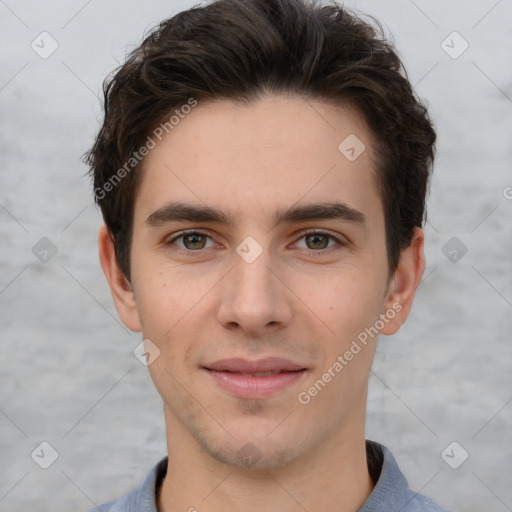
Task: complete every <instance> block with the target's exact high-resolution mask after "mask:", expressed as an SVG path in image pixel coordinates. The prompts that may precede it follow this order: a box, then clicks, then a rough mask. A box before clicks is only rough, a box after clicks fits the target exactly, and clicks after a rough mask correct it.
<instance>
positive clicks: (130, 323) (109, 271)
mask: <svg viewBox="0 0 512 512" xmlns="http://www.w3.org/2000/svg"><path fill="white" fill-rule="evenodd" d="M98 246H99V253H100V263H101V268H102V269H103V272H104V274H105V277H106V278H107V281H108V285H109V286H110V291H111V293H112V298H113V299H114V304H115V306H116V309H117V313H118V314H119V317H120V318H121V320H122V322H123V323H124V325H126V327H128V328H129V329H131V330H132V331H136V332H140V331H141V330H142V328H141V324H140V319H139V313H138V311H137V307H136V304H135V297H134V294H133V290H132V287H131V284H130V283H129V281H128V279H126V277H125V275H124V274H123V273H122V272H121V269H120V268H119V265H118V263H117V258H116V254H115V251H114V241H113V240H112V236H111V234H110V232H109V231H108V229H107V226H106V225H105V224H103V226H102V227H101V228H100V232H99V236H98Z"/></svg>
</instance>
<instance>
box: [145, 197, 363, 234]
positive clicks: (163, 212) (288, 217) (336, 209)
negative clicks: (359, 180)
mask: <svg viewBox="0 0 512 512" xmlns="http://www.w3.org/2000/svg"><path fill="white" fill-rule="evenodd" d="M326 219H338V220H343V221H347V222H350V223H353V224H355V225H359V226H361V227H362V228H367V227H368V219H367V217H366V216H365V215H364V214H363V213H362V212H360V211H359V210H356V209H354V208H352V207H351V206H349V205H347V204H346V203H340V202H328V203H314V204H308V205H304V206H291V207H289V208H285V209H280V210H277V211H276V212H275V213H274V215H273V220H274V227H275V226H277V225H278V224H280V223H284V222H289V223H298V222H304V221H315V220H326ZM176 221H189V222H198V223H201V222H202V223H212V224H223V225H226V226H227V227H230V228H232V227H233V225H234V219H233V217H232V216H231V215H228V214H226V213H224V212H223V211H221V210H218V209H216V208H212V207H210V206H195V205H191V204H186V203H180V202H173V203H169V204H167V205H165V206H163V207H162V208H159V209H158V210H156V211H155V212H153V213H152V214H151V215H150V216H149V217H148V218H147V219H146V226H148V227H154V226H159V225H162V224H164V223H167V222H176Z"/></svg>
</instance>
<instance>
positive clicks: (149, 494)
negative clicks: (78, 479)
mask: <svg viewBox="0 0 512 512" xmlns="http://www.w3.org/2000/svg"><path fill="white" fill-rule="evenodd" d="M166 472H167V457H164V458H163V459H161V460H160V461H159V462H158V463H157V464H155V466H153V468H152V469H151V471H150V472H149V473H148V475H147V476H146V478H145V479H144V481H143V482H142V483H141V484H140V485H139V486H138V487H136V488H135V489H133V490H132V491H130V492H129V493H128V494H125V495H124V496H123V497H121V498H119V499H117V500H114V501H109V502H108V503H104V504H103V505H101V506H97V507H96V508H93V509H90V510H89V511H88V512H157V508H156V490H157V488H158V487H159V485H160V483H161V482H162V480H163V478H164V476H165V474H166Z"/></svg>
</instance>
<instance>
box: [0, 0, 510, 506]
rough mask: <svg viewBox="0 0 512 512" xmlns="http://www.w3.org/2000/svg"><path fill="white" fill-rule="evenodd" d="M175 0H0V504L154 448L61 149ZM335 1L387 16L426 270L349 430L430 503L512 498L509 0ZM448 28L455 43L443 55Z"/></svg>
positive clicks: (92, 123)
mask: <svg viewBox="0 0 512 512" xmlns="http://www.w3.org/2000/svg"><path fill="white" fill-rule="evenodd" d="M194 3H195V2H190V1H172V2H171V1H168V2H161V1H157V0H145V1H140V2H133V1H131V2H124V1H121V0H109V1H100V0H92V1H89V2H86V1H83V0H73V1H67V2H57V1H49V0H23V1H22V0H5V1H4V0H0V43H1V54H0V155H1V163H0V236H1V244H0V312H1V313H0V315H1V316H0V322H1V326H2V337H1V343H2V350H1V351H0V358H1V387H0V429H1V435H0V450H1V452H0V456H1V462H0V468H1V469H0V471H1V480H0V511H3V512H18V511H27V510H38V511H41V512H45V511H50V510H51V511H53V512H60V511H70V510H77V511H78V510H86V509H88V508H91V507H93V505H94V504H100V503H103V502H105V501H108V500H110V499H113V498H116V497H119V496H121V495H122V494H123V493H125V492H127V491H128V490H130V489H131V488H133V487H134V486H135V485H137V484H138V483H139V482H140V481H141V480H142V478H143V477H144V476H145V474H146V473H147V471H148V470H149V468H150V467H151V466H152V465H153V464H154V463H155V462H156V461H157V460H159V459H160V458H161V457H162V456H163V455H164V454H165V451H166V447H165V437H164V434H165V431H164V424H163V417H162V406H161V401H160V398H159V396H158V395H157V393H156V391H155V390H154V389H153V386H152V383H151V381H150V379H149V376H148V372H147V369H146V368H145V367H144V366H143V365H142V364H140V362H139V361H138V360H137V359H136V358H135V357H134V355H133V353H132V351H133V349H134V348H135V347H136V346H137V345H138V344H139V342H140V335H139V334H135V333H131V332H129V331H128V330H127V329H125V328H124V327H123V326H122V325H121V324H120V323H119V321H118V319H117V315H116V312H115V309H114V307H113V304H112V300H111V297H110V293H109V290H108V288H107V285H106V282H105V280H104V277H103V274H102V272H101V269H100V266H99V263H98V258H97V230H98V227H99V226H100V222H101V218H100V216H99V214H98V212H97V211H96V208H95V207H94V205H93V203H92V187H91V186H90V183H89V181H88V179H87V178H85V177H84V173H85V171H86V168H85V166H84V164H82V163H81V161H80V159H79V157H80V155H81V154H82V153H83V152H84V151H85V150H86V149H87V148H88V146H89V145H90V144H91V142H92V139H93V136H94V134H95V132H96V130H97V128H98V122H99V120H100V117H101V110H100V105H99V102H98V93H99V90H100V84H101V81H102V80H103V78H104V76H105V75H106V74H107V73H108V72H109V71H111V70H112V69H113V68H114V66H116V65H117V62H116V60H117V61H122V59H123V56H124V53H125V50H126V49H127V48H129V47H133V46H134V45H136V44H138V43H139V42H140V40H141V37H142V35H143V33H144V31H145V30H146V29H148V28H150V27H152V26H153V25H154V24H155V23H156V22H157V21H159V20H161V19H163V18H166V17H169V16H171V15H172V14H173V13H175V12H177V11H179V10H181V9H183V8H186V7H190V6H192V5H194ZM346 5H348V6H351V7H356V8H357V9H360V10H361V11H364V12H368V13H370V14H372V15H375V16H376V17H377V18H378V19H379V20H381V21H382V22H383V24H384V25H385V26H386V27H387V29H388V30H389V31H390V32H391V33H392V34H393V35H394V38H395V41H396V44H397V47H398V50H399V52H400V54H401V56H402V57H403V59H404V61H405V64H406V67H407V69H408V72H409V76H410V79H411V82H412V83H413V84H415V85H416V89H417V91H418V93H419V95H420V96H421V97H424V98H425V99H426V101H427V102H428V104H429V105H430V108H431V113H432V116H433V118H434V120H435V123H436V125H437V129H438V135H439V144H438V158H437V163H436V168H435V177H434V179H433V183H432V189H431V196H430V199H429V203H428V211H429V224H428V225H427V226H426V232H427V242H426V253H427V269H426V272H425V278H424V281H423V283H422V285H421V286H420V288H419V290H418V294H417V299H416V302H415V306H414V307H413V310H412V313H411V316H410V319H409V321H408V323H407V324H406V325H405V326H404V328H403V329H402V330H401V331H400V332H399V333H398V334H397V335H395V336H392V337H382V338H381V339H380V341H379V347H378V353H377V356H376V359H375V364H374V374H373V375H372V378H371V387H370V395H369V414H368V421H367V437H368V438H371V439H375V440H378V441H380V442H382V443H384V444H386V445H387V446H389V447H390V448H391V449H392V451H393V452H394V454H395V456H396V458H397V459H398V462H399V465H400V466H401V468H402V470H403V471H404V472H405V474H406V475H407V477H408V479H409V482H410V485H411V487H412V488H413V489H415V490H417V491H420V490H421V492H422V493H425V494H427V495H430V496H431V497H433V498H435V499H436V500H437V501H438V502H439V503H440V504H442V505H443V506H445V507H447V508H450V509H453V510H458V511H466V512H469V511H479V510H480V511H481V510H485V511H505V510H512V477H511V472H510V468H511V466H510V457H511V455H512V453H511V452H512V449H511V446H512V442H511V441H512V436H511V429H510V426H511V422H512V405H511V403H510V402H511V400H512V386H511V373H512V372H511V371H510V370H511V367H512V364H511V363H512V348H511V343H510V332H511V331H512V200H510V198H511V196H512V188H507V187H512V171H511V164H510V162H511V156H512V155H511V153H512V140H511V134H512V130H511V128H512V68H511V66H510V62H511V60H510V56H511V55H512V52H511V50H512V1H511V0H501V1H496V0H481V1H478V2H467V1H463V0H458V1H450V2H445V1H441V0H437V1H426V0H423V1H421V0H415V1H412V0H402V1H399V0H393V1H389V0H388V1H386V2H379V1H377V0H374V1H373V0H372V1H370V0H366V1H364V0H362V1H359V2H358V1H350V2H346ZM42 31H47V32H49V33H50V34H51V36H52V37H53V38H54V39H55V40H56V41H57V42H58V44H59V47H58V49H57V50H56V51H55V52H54V53H53V54H52V55H51V56H49V57H48V58H46V59H43V58H41V57H40V56H39V55H38V54H37V53H36V52H35V51H33V49H32V48H31V42H32V41H33V40H36V43H37V42H38V41H40V37H39V38H38V36H39V34H40V33H41V32H42ZM453 31H457V32H458V33H460V35H461V36H462V37H463V38H464V40H466V41H467V42H468V44H469V48H468V49H467V50H466V51H465V52H464V53H463V54H462V55H460V56H459V57H458V58H453V55H454V54H455V53H458V52H459V51H460V50H461V49H462V48H463V46H462V44H463V41H462V40H461V39H458V36H450V37H449V38H448V39H447V40H446V38H447V36H449V34H451V33H452V32H453ZM443 40H446V42H445V43H444V47H445V49H447V50H448V51H449V52H451V53H452V56H450V55H448V54H447V53H446V51H445V50H444V49H443V47H442V41H443ZM39 44H40V45H41V43H40V42H39ZM449 47H452V48H449ZM45 48H46V49H48V48H50V46H49V40H47V41H46V43H45ZM507 197H508V199H507ZM43 237H47V238H48V239H50V240H51V242H52V243H53V244H54V245H55V247H56V249H57V253H56V254H55V255H53V257H51V258H50V256H51V252H48V253H47V255H46V259H48V261H46V262H44V261H40V259H39V258H43V260H44V257H45V256H44V253H41V252H40V253H39V254H38V250H39V251H42V250H43V249H44V248H45V247H43V248H42V249H41V246H36V248H38V250H34V252H35V253H36V254H37V255H38V256H39V258H38V257H36V254H34V252H33V249H32V248H33V247H34V245H35V244H36V243H38V241H39V240H40V239H41V238H43ZM452 237H457V239H458V240H456V241H455V242H451V243H455V245H453V246H452V245H448V247H447V248H445V249H444V252H443V247H445V244H447V243H448V242H449V240H450V239H451V238H452ZM45 243H47V242H40V244H43V246H44V244H45ZM462 244H463V245H462ZM463 246H465V247H467V253H466V254H465V255H463V257H462V258H461V255H462V250H461V249H463ZM46 249H48V247H46ZM453 250H456V251H457V254H456V257H457V258H458V261H457V262H452V261H450V259H449V258H448V257H447V255H448V256H450V257H451V258H453V257H454V256H455V253H453V252H452V254H451V255H450V254H449V252H450V251H453ZM445 253H446V254H447V255H445ZM319 421H321V418H319ZM42 441H46V442H48V443H50V445H51V446H52V447H53V448H54V449H55V450H56V452H57V453H58V458H57V460H56V461H55V462H54V463H53V464H52V465H51V466H50V467H49V468H48V469H46V470H45V469H42V468H40V467H39V465H38V464H36V462H35V461H34V460H33V458H31V453H32V452H33V451H34V450H35V449H36V447H38V445H39V444H40V443H41V442H42ZM453 441H456V442H458V443H459V445H460V447H459V445H457V446H456V448H455V449H454V451H453V452H452V451H451V449H450V450H448V454H449V455H450V456H451V457H449V459H447V460H449V461H450V462H451V464H452V465H455V462H460V461H461V460H462V459H461V456H462V455H463V454H464V452H463V451H462V450H466V451H467V452H468V453H469V458H468V459H467V460H466V461H465V462H464V463H463V464H462V465H461V466H460V467H459V468H458V469H452V468H451V467H450V466H449V465H448V464H447V463H446V462H445V461H444V460H443V458H442V457H441V453H442V452H443V450H444V449H445V448H446V447H447V446H448V445H449V444H450V443H452V442H453ZM35 453H36V454H37V453H39V454H40V455H41V451H40V449H39V451H38V450H36V452H35ZM44 453H45V455H44V457H46V461H47V462H48V461H50V459H49V458H48V457H50V455H51V451H49V450H48V449H46V452H44ZM44 457H42V456H40V457H39V458H38V457H37V455H34V459H35V460H37V461H38V462H40V463H41V461H42V459H43V458H44Z"/></svg>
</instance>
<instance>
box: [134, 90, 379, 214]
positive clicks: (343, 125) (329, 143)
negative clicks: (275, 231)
mask: <svg viewBox="0 0 512 512" xmlns="http://www.w3.org/2000/svg"><path fill="white" fill-rule="evenodd" d="M142 172H143V176H142V180H141V185H140V189H139V191H138V194H137V198H136V205H135V213H136V219H137V217H138V216H139V215H146V216H147V215H150V214H151V213H152V210H154V209H157V208H160V207H162V206H163V205H165V203H166V202H169V201H170V200H177V201H182V202H193V203H195V204H197V203H198V202H199V203H204V204H206V205H209V206H213V207H216V208H218V209H223V210H225V211H226V212H228V213H229V215H231V216H233V217H238V218H243V216H245V215H250V216H252V217H262V216H265V215H266V214H267V213H268V214H269V215H272V214H273V213H274V211H275V210H276V209H277V208H278V207H279V208H282V207H283V206H290V205H292V204H294V203H298V202H307V203H311V202H317V201H333V202H334V201H343V202H345V203H346V204H348V205H350V206H353V207H357V208H358V209H364V210H365V211H366V212H367V213H368V214H370V215H371V214H372V213H373V214H375V215H379V213H381V205H380V198H379V194H378V191H377V186H376V180H375V172H374V155H373V142H372V140H371V134H370V132H369V131H368V130H367V129H366V127H365V125H364V122H363V119H362V117H361V116H360V115H358V113H357V112H355V111H354V110H353V109H350V108H347V107H334V106H332V105H328V104H326V103H322V102H320V101H316V100H311V99H308V100H306V99H304V98H302V97H299V96H274V95H270V96H267V97H264V98H262V99H259V100H257V101H254V102H253V103H251V104H249V105H240V104H235V103H233V102H231V101H227V100H215V101H210V102H208V103H203V104H202V103H200V102H199V103H198V105H197V106H196V107H195V108H194V109H192V110H191V112H190V113H189V114H187V115H186V116H183V118H182V119H180V121H179V123H178V124H175V125H174V126H173V128H172V129H171V130H169V131H168V133H167V134H166V135H165V136H164V137H163V138H162V140H161V141H158V142H157V143H156V146H155V147H154V149H152V150H151V151H150V152H149V154H148V155H147V156H146V158H145V160H144V163H143V171H142ZM371 210H374V211H373V212H372V211H371Z"/></svg>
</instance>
